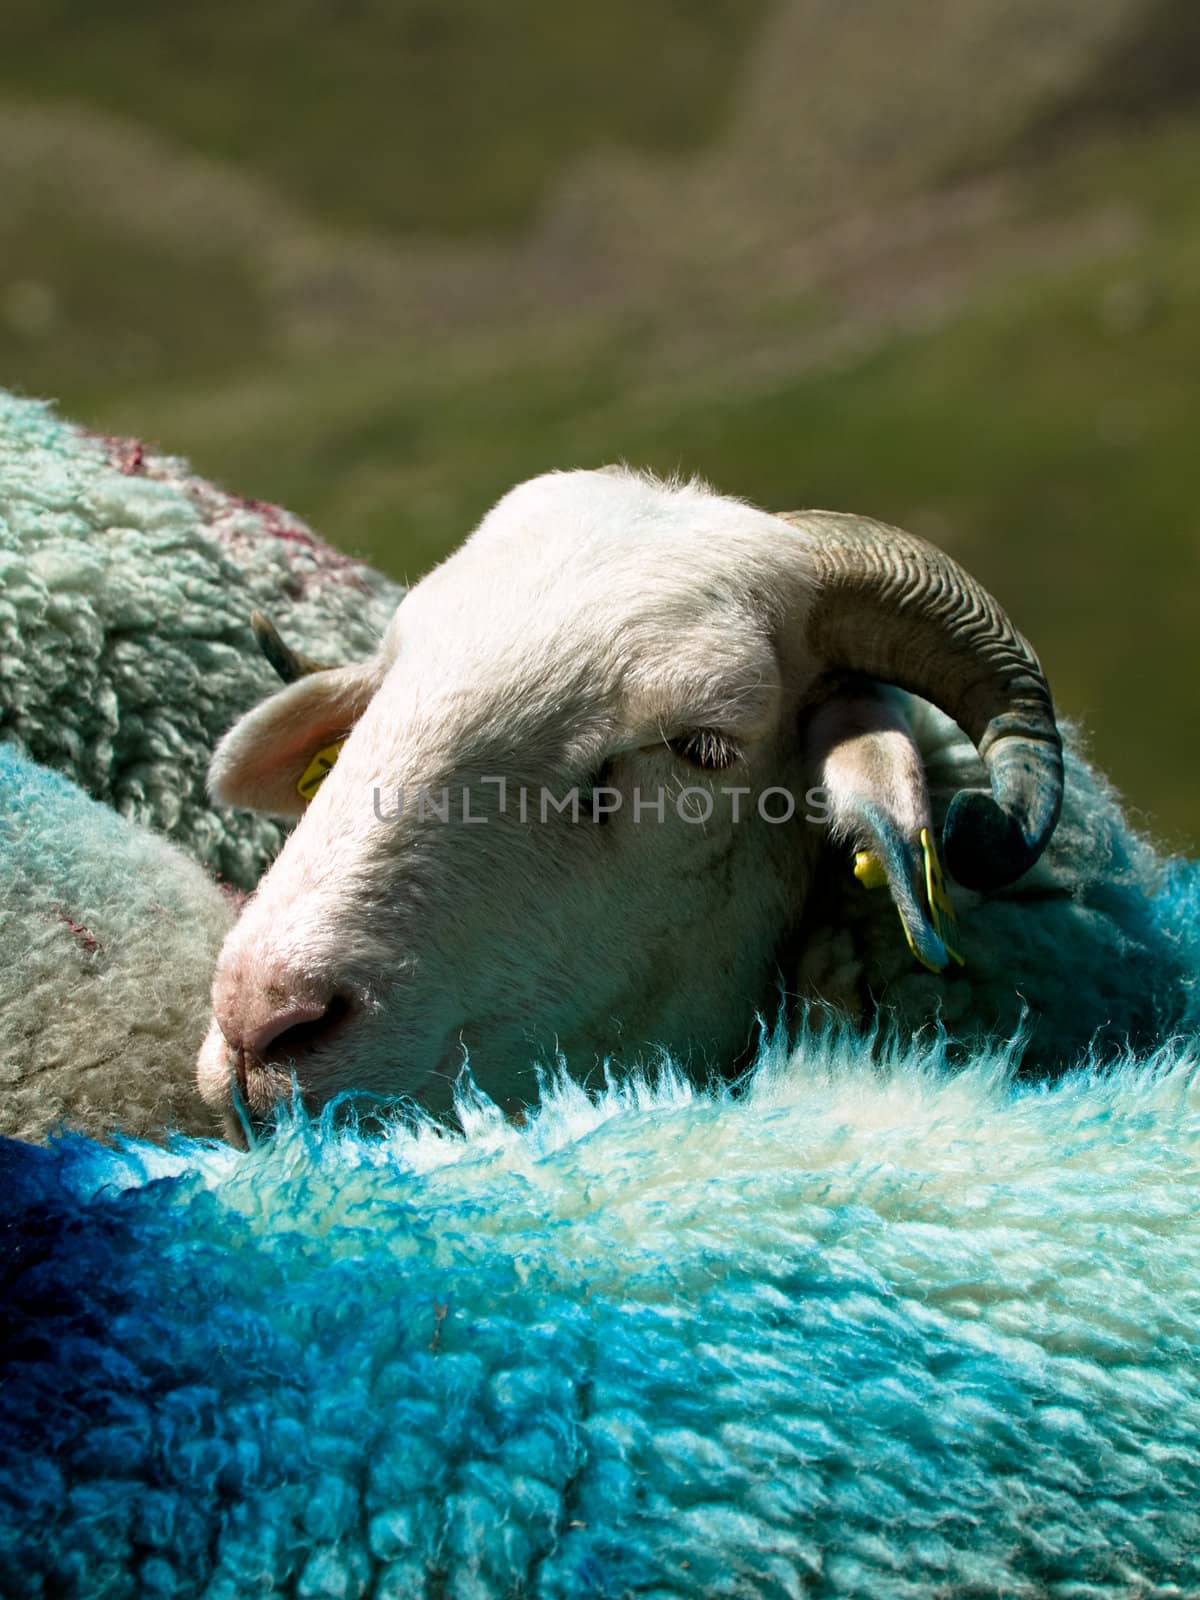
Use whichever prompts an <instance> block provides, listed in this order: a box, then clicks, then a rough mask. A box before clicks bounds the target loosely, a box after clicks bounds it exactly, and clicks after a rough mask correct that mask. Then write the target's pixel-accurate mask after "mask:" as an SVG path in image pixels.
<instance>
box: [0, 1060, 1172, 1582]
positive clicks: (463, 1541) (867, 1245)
mask: <svg viewBox="0 0 1200 1600" xmlns="http://www.w3.org/2000/svg"><path fill="white" fill-rule="evenodd" d="M463 1116H464V1122H465V1126H466V1132H465V1135H463V1136H461V1137H457V1136H452V1135H449V1134H447V1133H446V1132H444V1131H440V1130H438V1129H435V1128H433V1127H429V1126H422V1127H419V1128H417V1129H411V1128H410V1129H404V1128H397V1129H396V1130H395V1131H393V1132H392V1133H390V1134H388V1135H386V1136H384V1137H379V1138H371V1139H369V1138H366V1137H361V1136H357V1135H354V1134H352V1133H341V1134H339V1133H336V1132H332V1131H330V1130H329V1129H328V1128H327V1127H323V1126H310V1125H306V1124H304V1123H298V1124H292V1125H289V1126H287V1127H285V1128H284V1130H283V1131H282V1133H281V1134H280V1135H279V1136H277V1138H276V1139H275V1140H274V1142H273V1143H269V1144H266V1145H264V1146H263V1147H261V1148H260V1149H257V1150H254V1151H251V1152H250V1153H248V1154H242V1155H239V1154H236V1153H234V1152H233V1151H231V1150H229V1149H227V1148H225V1147H219V1146H203V1145H194V1144H182V1145H179V1146H177V1147H176V1148H175V1149H173V1150H172V1151H169V1152H165V1151H161V1150H157V1149H154V1148H151V1147H148V1146H144V1145H139V1146H133V1147H130V1148H128V1149H125V1150H124V1151H121V1152H110V1151H102V1150H100V1149H98V1148H97V1147H95V1146H91V1145H88V1144H86V1143H74V1142H73V1143H68V1144H66V1145H61V1146H58V1147H56V1148H53V1149H51V1150H49V1151H47V1150H41V1149H35V1148H33V1147H29V1146H10V1147H8V1150H7V1169H6V1172H5V1175H4V1179H3V1182H2V1183H0V1225H2V1226H3V1228H4V1239H5V1249H4V1253H3V1257H2V1261H0V1276H2V1291H3V1316H2V1317H0V1362H2V1363H3V1370H4V1374H5V1379H4V1383H3V1385H0V1593H3V1595H4V1596H5V1600H26V1597H28V1600H49V1597H51V1596H53V1597H55V1600H133V1597H135V1596H136V1597H139V1600H140V1597H145V1596H156V1597H162V1600H166V1597H172V1600H183V1597H185V1596H186V1597H196V1600H199V1597H200V1596H203V1597H205V1600H247V1597H248V1596H251V1595H273V1596H295V1597H304V1600H317V1597H324V1600H334V1597H337V1600H345V1597H349V1596H353V1597H361V1596H373V1597H376V1600H421V1597H428V1600H435V1597H436V1600H450V1597H454V1600H509V1597H513V1596H526V1597H529V1600H534V1597H543V1600H550V1597H554V1600H589V1597H595V1600H599V1597H604V1600H627V1597H632V1596H654V1597H657V1600H667V1597H669V1596H678V1597H689V1600H760V1597H761V1600H798V1597H814V1600H815V1597H820V1600H840V1597H845V1600H851V1597H854V1600H932V1597H945V1600H959V1597H963V1600H966V1597H970V1600H1014V1597H1015V1600H1129V1597H1131V1596H1135V1595H1136V1596H1146V1597H1149V1596H1151V1595H1157V1596H1163V1597H1165V1596H1178V1597H1181V1600H1182V1597H1191V1596H1194V1595H1196V1594H1200V1295H1198V1293H1197V1286H1198V1284H1200V1207H1198V1206H1197V1198H1196V1197H1197V1194H1200V1085H1198V1080H1197V1073H1196V1057H1195V1052H1194V1049H1193V1047H1191V1046H1188V1047H1184V1046H1177V1047H1173V1048H1170V1049H1164V1050H1163V1051H1162V1052H1161V1053H1160V1054H1159V1055H1158V1056H1156V1057H1154V1058H1152V1059H1146V1060H1142V1061H1130V1062H1128V1063H1127V1064H1126V1065H1124V1066H1123V1067H1121V1068H1120V1069H1117V1070H1114V1071H1112V1072H1110V1073H1107V1074H1101V1075H1093V1074H1089V1073H1086V1072H1080V1073H1076V1074H1073V1075H1070V1076H1068V1077H1066V1078H1064V1079H1062V1080H1061V1081H1059V1082H1058V1083H1056V1084H1054V1085H1053V1086H1043V1087H1030V1086H1025V1087H1021V1086H1020V1085H1014V1084H1013V1083H1012V1082H1011V1081H1010V1080H1009V1079H1008V1077H1007V1075H1006V1072H1005V1068H1004V1063H1003V1061H1002V1060H999V1059H998V1058H997V1057H995V1056H994V1055H991V1054H988V1055H983V1056H980V1057H979V1058H978V1059H977V1060H976V1061H975V1062H974V1063H973V1064H972V1066H971V1067H970V1068H968V1069H967V1070H966V1071H965V1072H964V1073H961V1074H954V1073H952V1072H948V1071H947V1070H946V1065H945V1062H944V1060H943V1059H942V1055H941V1051H940V1049H939V1047H938V1046H937V1044H936V1043H935V1042H931V1043H930V1044H929V1045H928V1047H926V1048H924V1049H922V1048H920V1047H911V1048H908V1049H906V1050H903V1051H896V1052H893V1053H892V1054H891V1056H890V1057H889V1058H888V1059H887V1060H886V1061H884V1062H883V1063H878V1062H876V1063H872V1062H871V1061H869V1060H868V1059H867V1058H866V1055H865V1053H864V1052H863V1050H862V1048H861V1045H859V1044H857V1043H855V1042H853V1041H851V1040H850V1039H848V1038H844V1039H840V1040H839V1039H837V1038H821V1037H817V1038H812V1039H810V1040H809V1041H808V1043H807V1044H806V1045H805V1046H804V1048H803V1049H802V1050H801V1051H800V1052H798V1053H797V1055H796V1056H795V1058H794V1059H793V1060H791V1061H790V1062H789V1061H787V1060H786V1058H785V1054H784V1053H783V1052H780V1053H778V1054H777V1055H776V1056H775V1057H774V1058H773V1059H772V1058H769V1059H768V1061H767V1062H766V1063H765V1064H764V1066H763V1067H762V1068H760V1070H759V1074H758V1076H757V1077H756V1078H755V1080H754V1082H753V1083H752V1085H751V1086H750V1087H749V1089H748V1091H747V1092H745V1093H743V1094H742V1095H741V1096H740V1097H736V1098H735V1097H731V1096H730V1094H728V1093H727V1092H724V1091H719V1092H718V1091H714V1092H711V1093H704V1092H701V1091H698V1090H695V1089H692V1088H689V1087H687V1086H685V1085H684V1084H683V1083H682V1082H680V1081H676V1080H673V1079H668V1080H666V1081H663V1082H661V1083H660V1084H659V1085H658V1086H657V1087H651V1086H649V1085H647V1084H645V1083H638V1084H635V1085H632V1086H628V1087H626V1089H624V1090H623V1091H615V1090H614V1091H612V1092H610V1093H608V1094H605V1095H603V1096H601V1097H600V1098H599V1099H598V1100H595V1101H589V1100H588V1099H587V1098H586V1097H585V1096H584V1095H583V1093H582V1092H581V1091H580V1090H579V1089H577V1088H574V1087H571V1086H560V1087H559V1088H557V1089H556V1090H554V1091H553V1092H551V1093H549V1094H548V1095H546V1096H545V1097H544V1100H543V1104H542V1106H541V1108H540V1109H539V1110H538V1111H537V1112H536V1113H534V1114H533V1115H532V1116H531V1118H530V1120H529V1122H528V1124H527V1126H525V1127H524V1128H522V1129H516V1128H513V1127H512V1126H511V1125H509V1124H507V1123H506V1122H505V1121H504V1120H503V1119H502V1118H501V1117H500V1116H499V1115H498V1114H497V1113H496V1112H495V1111H494V1110H492V1109H491V1108H489V1107H488V1106H487V1105H486V1104H482V1103H474V1104H472V1103H470V1102H468V1103H467V1104H466V1105H465V1107H464V1110H463Z"/></svg>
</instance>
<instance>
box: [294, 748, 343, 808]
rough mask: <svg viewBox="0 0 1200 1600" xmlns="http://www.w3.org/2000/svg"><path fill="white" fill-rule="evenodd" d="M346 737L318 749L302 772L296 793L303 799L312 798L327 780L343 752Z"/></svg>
mask: <svg viewBox="0 0 1200 1600" xmlns="http://www.w3.org/2000/svg"><path fill="white" fill-rule="evenodd" d="M345 742H346V741H345V739H338V740H337V742H336V743H335V744H327V745H324V746H322V748H321V749H320V750H318V751H317V753H316V755H315V756H314V757H313V758H312V760H311V761H310V762H309V763H308V765H307V766H306V767H305V769H304V771H303V772H302V773H301V774H300V781H299V783H297V785H296V793H297V794H298V795H299V796H300V798H301V799H302V800H311V799H312V797H313V795H315V794H316V792H317V790H318V789H319V788H320V787H321V785H322V784H323V783H324V782H325V779H326V778H327V777H328V775H329V773H330V772H331V771H332V769H333V767H334V765H335V764H336V762H337V758H338V757H339V756H340V755H341V753H342V746H343V745H344V744H345Z"/></svg>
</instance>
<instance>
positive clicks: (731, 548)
mask: <svg viewBox="0 0 1200 1600" xmlns="http://www.w3.org/2000/svg"><path fill="white" fill-rule="evenodd" d="M804 550H805V541H804V539H803V538H802V537H801V536H799V535H798V534H797V531H796V530H795V529H793V528H791V527H789V526H788V525H787V524H785V523H782V522H781V521H780V520H779V519H778V518H777V517H774V516H772V515H771V514H770V513H768V512H765V511H762V510H760V509H759V508H758V507H756V506H752V505H748V504H747V503H746V502H745V501H743V500H737V499H733V498H732V497H730V496H728V495H720V494H717V493H715V492H714V491H713V490H712V489H710V488H709V487H708V486H707V485H706V484H704V483H702V482H701V481H700V480H699V479H691V480H689V481H687V482H683V481H663V480H661V479H657V478H653V477H650V476H649V475H647V474H645V473H641V472H634V471H632V470H629V469H626V468H615V469H610V468H605V469H603V470H600V471H575V472H551V473H546V474H545V475H544V476H542V477H540V478H532V479H530V480H529V481H528V482H527V483H523V484H519V485H518V486H517V487H516V488H515V489H512V490H510V491H509V493H508V494H506V495H505V496H504V498H503V499H502V500H500V501H499V502H498V503H497V504H496V505H495V506H494V507H493V509H492V510H491V511H489V512H488V514H487V515H486V516H485V517H484V519H483V521H482V522H481V523H480V525H479V527H478V528H477V529H476V531H475V532H474V534H472V536H471V537H470V539H468V540H467V541H466V543H465V544H464V545H463V547H462V548H461V550H460V551H458V552H456V554H455V555H453V556H451V557H450V558H449V560H448V561H446V562H445V563H443V565H442V567H441V568H440V569H438V571H437V572H436V573H435V574H434V576H435V577H436V576H438V575H439V574H449V573H450V572H451V571H452V570H454V571H457V572H462V571H465V570H467V569H468V568H472V567H479V566H483V565H488V564H490V563H492V562H495V563H497V564H503V567H504V570H505V573H506V576H508V577H510V578H522V577H523V578H524V580H525V584H532V585H536V586H543V587H544V586H545V585H547V584H548V583H552V582H554V581H555V580H556V579H559V578H562V577H567V578H569V579H570V580H571V582H572V583H573V584H584V585H588V584H589V580H591V579H597V580H602V581H603V582H604V583H605V584H610V585H611V584H613V583H615V584H616V585H617V587H616V589H615V590H611V589H610V590H609V592H610V593H611V594H613V595H614V596H615V598H617V599H619V600H621V601H622V602H625V601H627V600H628V599H629V598H630V595H631V592H632V593H633V594H635V595H636V594H638V593H641V594H643V595H648V593H649V591H650V588H651V586H652V585H654V586H661V594H662V597H663V598H664V599H665V598H667V597H668V596H673V595H683V594H684V593H688V592H690V593H691V595H692V597H693V598H694V599H696V600H702V599H703V597H704V596H703V590H697V588H696V585H697V583H700V584H703V583H704V582H705V581H706V580H707V581H708V582H710V583H714V584H716V585H718V586H719V592H720V598H721V599H724V600H728V599H730V598H738V597H741V596H744V597H752V596H753V597H756V596H758V595H759V594H760V593H761V592H762V591H763V590H764V589H768V590H769V589H773V588H774V587H776V586H777V585H778V584H779V583H780V582H781V581H786V582H787V583H788V584H789V585H790V584H792V583H794V582H796V581H797V579H803V578H805V577H806V576H808V575H809V574H808V569H807V562H806V560H805V555H804ZM523 586H524V585H523ZM714 598H716V595H714Z"/></svg>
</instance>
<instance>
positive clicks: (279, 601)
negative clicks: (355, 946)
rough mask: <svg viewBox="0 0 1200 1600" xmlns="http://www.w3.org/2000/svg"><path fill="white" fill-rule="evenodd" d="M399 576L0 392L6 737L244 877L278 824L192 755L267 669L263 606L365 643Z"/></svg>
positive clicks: (316, 641)
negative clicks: (229, 797)
mask: <svg viewBox="0 0 1200 1600" xmlns="http://www.w3.org/2000/svg"><path fill="white" fill-rule="evenodd" d="M402 592H403V591H402V590H401V589H400V588H399V587H398V586H397V585H395V584H393V583H391V582H390V581H389V580H387V579H385V578H384V577H382V576H381V575H380V574H378V573H375V572H372V571H371V570H370V569H369V568H367V567H364V566H362V565H361V564H360V563H358V562H356V561H352V560H351V559H349V558H348V557H347V556H344V555H341V554H339V553H338V552H337V551H335V550H332V549H331V548H330V547H329V546H328V545H326V544H323V543H322V542H321V541H320V540H318V539H317V538H315V536H314V535H313V534H312V533H311V532H310V531H309V530H308V529H307V528H306V527H305V526H304V524H303V523H301V522H300V521H298V520H297V519H296V518H294V517H292V516H289V515H288V514H286V513H284V512H282V511H279V510H278V509H277V508H276V507H274V506H269V505H266V504H264V503H263V502H261V501H256V500H247V499H244V498H241V497H239V496H237V495H232V494H227V493H225V492H224V491H223V490H220V489H218V488H215V487H214V486H213V485H212V484H210V483H207V482H205V481H204V480H202V479H200V478H198V477H197V476H196V475H195V474H194V473H192V472H191V470H190V469H189V468H188V466H187V464H186V463H185V462H183V461H180V460H177V459H175V458H172V457H169V456H163V455H160V454H157V453H156V452H154V451H152V450H150V449H148V448H147V447H145V446H144V445H142V444H140V443H139V442H137V441H136V440H120V439H112V438H104V437H99V436H96V435H94V434H89V433H87V432H85V431H84V430H82V429H79V428H76V427H72V426H71V425H70V424H68V423H66V422H63V421H61V420H60V419H58V418H57V417H56V416H55V415H54V413H53V412H52V411H51V410H50V409H49V408H48V407H47V406H45V405H43V404H40V403H38V402H36V401H32V400H26V399H21V398H18V397H16V396H14V395H10V394H6V393H4V392H3V391H0V741H5V742H8V743H11V744H15V745H17V746H18V747H19V748H21V749H22V750H23V751H24V752H25V753H26V754H27V755H29V756H30V757H32V758H33V759H34V760H35V761H38V762H40V763H42V764H44V765H45V766H48V767H53V768H55V769H57V770H59V771H61V772H63V773H65V774H66V775H67V776H68V777H71V778H73V779H74V780H75V781H76V782H77V783H79V784H80V785H81V786H82V787H83V788H84V789H85V790H86V791H87V792H88V793H89V794H91V795H92V796H93V797H94V798H95V799H97V800H101V801H103V802H104V803H105V804H106V805H109V806H111V807H112V808H114V809H115V810H117V811H119V812H121V813H122V814H123V815H125V816H127V817H129V818H130V819H131V820H134V821H138V822H140V823H143V824H145V825H146V826H148V827H150V828H153V829H155V830H156V831H159V832H162V833H165V834H167V835H168V836H169V837H170V838H172V839H173V840H175V841H176V842H177V843H178V844H180V845H182V846H183V847H184V848H185V849H186V850H187V851H188V852H189V854H191V855H192V856H194V857H195V858H196V859H197V860H198V861H200V862H201V863H202V864H203V865H205V866H206V867H208V869H209V870H210V871H211V872H213V873H216V874H218V875H219V876H221V877H222V878H224V879H225V880H226V881H227V882H228V883H230V884H231V885H234V886H236V887H239V888H241V889H245V890H249V889H252V888H253V887H254V885H255V883H256V882H257V881H258V879H259V878H260V877H261V875H262V873H263V872H264V871H265V869H266V866H267V864H268V862H270V861H271V860H272V859H273V857H274V856H275V855H276V853H277V852H278V850H279V846H280V843H281V841H282V838H283V830H282V828H281V827H280V825H279V823H278V822H276V821H272V820H271V819H268V818H265V817H260V816H254V815H251V814H250V813H249V812H228V811H225V812H222V811H219V810H218V809H216V808H215V807H214V806H213V805H212V804H211V802H210V801H209V799H208V796H207V794H206V792H205V787H204V773H205V768H206V766H207V764H208V759H209V757H210V755H211V753H212V747H213V745H214V743H215V742H216V740H217V738H218V736H219V734H220V733H222V732H223V731H224V729H225V728H226V727H228V725H229V723H230V722H232V721H233V720H234V718H236V717H237V716H239V715H240V714H241V713H242V712H243V711H245V710H247V709H249V707H251V706H252V705H253V704H254V703H255V702H256V701H257V700H260V699H261V698H262V696H263V694H264V693H265V692H266V689H267V687H268V686H269V684H270V682H271V674H270V669H269V667H268V665H267V663H266V662H265V661H264V660H263V659H262V657H261V656H260V654H259V652H258V651H257V650H256V649H255V647H254V639H253V634H252V632H251V629H250V615H251V612H252V611H253V610H254V609H255V608H256V607H261V608H263V609H266V610H269V611H270V612H271V613H272V614H273V616H274V618H275V619H276V620H277V621H278V622H279V623H280V624H281V625H282V626H283V627H285V629H286V630H287V631H288V633H289V634H290V635H291V636H292V637H294V638H295V639H297V640H298V641H299V642H300V643H302V644H303V645H304V646H306V647H307V648H309V649H312V650H314V651H317V652H318V653H319V652H328V651H329V650H331V649H344V650H346V651H347V652H349V653H351V654H353V653H362V652H366V651H368V650H370V649H372V648H373V647H374V645H375V643H376V642H377V640H378V637H379V634H380V633H381V632H382V630H383V628H384V626H385V624H386V622H387V619H388V617H389V616H390V615H391V613H392V611H393V610H394V609H395V606H396V603H397V601H398V599H399V597H400V594H401V593H402Z"/></svg>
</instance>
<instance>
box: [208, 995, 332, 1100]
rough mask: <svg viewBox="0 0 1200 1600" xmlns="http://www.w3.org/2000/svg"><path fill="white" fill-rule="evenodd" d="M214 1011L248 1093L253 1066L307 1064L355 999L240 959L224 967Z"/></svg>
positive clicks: (242, 1086)
mask: <svg viewBox="0 0 1200 1600" xmlns="http://www.w3.org/2000/svg"><path fill="white" fill-rule="evenodd" d="M213 1013H214V1015H215V1017H216V1019H217V1025H218V1027H219V1028H220V1030H221V1032H222V1033H223V1034H224V1035H225V1039H226V1042H227V1043H228V1045H229V1048H230V1052H231V1056H232V1065H233V1070H234V1073H235V1076H236V1078H237V1081H238V1087H239V1088H240V1089H241V1091H242V1093H243V1095H245V1094H246V1092H247V1081H246V1075H247V1071H248V1070H252V1069H255V1068H260V1067H265V1066H275V1067H281V1068H285V1069H286V1068H288V1067H292V1066H296V1067H301V1068H302V1067H303V1063H304V1059H305V1057H306V1056H307V1055H308V1054H309V1053H310V1052H311V1051H312V1050H314V1049H315V1048H316V1047H317V1046H319V1045H321V1044H323V1043H324V1042H325V1041H326V1040H327V1039H328V1038H329V1036H330V1034H331V1033H332V1032H333V1031H334V1029H335V1028H336V1027H337V1026H338V1025H339V1024H340V1023H341V1022H343V1021H345V1019H346V1017H347V1016H348V1015H349V1013H350V1002H349V1001H348V1000H347V999H346V997H345V996H344V995H343V994H340V993H338V992H337V991H336V990H335V989H333V988H332V986H330V987H326V986H325V985H322V984H319V983H314V982H312V981H310V980H307V979H305V980H297V979H289V977H288V976H287V975H286V974H282V973H278V972H276V973H271V974H270V975H264V974H263V973H262V972H261V971H260V970H257V969H255V968H253V967H249V968H248V967H246V966H242V965H241V964H240V963H239V964H238V965H237V966H235V967H233V968H232V970H231V969H229V968H226V969H224V970H221V971H218V974H217V981H216V984H215V985H214V989H213Z"/></svg>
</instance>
